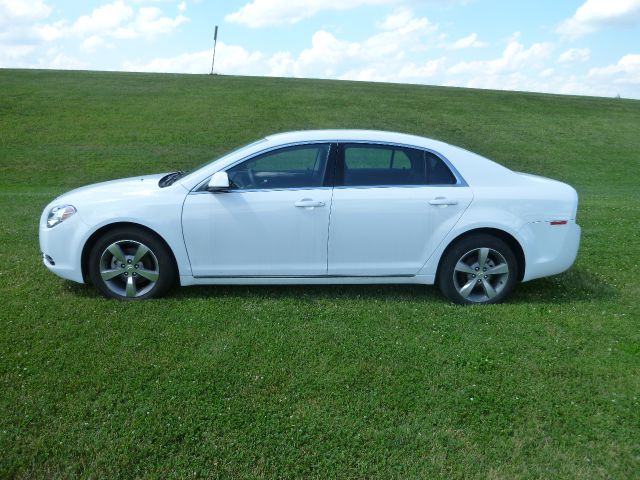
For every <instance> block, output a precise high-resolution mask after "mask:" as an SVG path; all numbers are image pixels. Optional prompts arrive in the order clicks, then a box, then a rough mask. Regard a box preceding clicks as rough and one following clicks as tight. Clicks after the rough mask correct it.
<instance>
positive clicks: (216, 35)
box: [209, 25, 218, 75]
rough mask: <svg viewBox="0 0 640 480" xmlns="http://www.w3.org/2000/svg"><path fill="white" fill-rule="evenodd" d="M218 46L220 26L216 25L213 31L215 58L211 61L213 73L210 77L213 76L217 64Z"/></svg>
mask: <svg viewBox="0 0 640 480" xmlns="http://www.w3.org/2000/svg"><path fill="white" fill-rule="evenodd" d="M217 44H218V25H216V28H215V30H214V31H213V58H212V59H211V73H210V74H209V75H213V66H214V65H215V63H216V45H217Z"/></svg>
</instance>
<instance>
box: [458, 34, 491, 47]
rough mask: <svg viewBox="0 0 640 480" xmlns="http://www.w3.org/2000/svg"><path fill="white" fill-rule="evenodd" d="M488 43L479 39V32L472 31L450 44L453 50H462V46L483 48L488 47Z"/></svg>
mask: <svg viewBox="0 0 640 480" xmlns="http://www.w3.org/2000/svg"><path fill="white" fill-rule="evenodd" d="M487 45H488V43H486V42H481V41H480V40H478V34H477V33H472V34H471V35H468V36H466V37H463V38H460V39H458V40H456V41H455V42H453V43H452V44H451V45H449V46H448V48H449V49H451V50H460V49H462V48H481V47H486V46H487Z"/></svg>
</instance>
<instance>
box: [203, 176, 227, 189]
mask: <svg viewBox="0 0 640 480" xmlns="http://www.w3.org/2000/svg"><path fill="white" fill-rule="evenodd" d="M228 188H229V175H227V172H216V173H214V174H213V177H211V180H209V184H208V185H207V190H209V191H210V192H224V191H225V190H227V189H228Z"/></svg>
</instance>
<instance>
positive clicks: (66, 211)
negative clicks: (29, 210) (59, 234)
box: [47, 205, 76, 228]
mask: <svg viewBox="0 0 640 480" xmlns="http://www.w3.org/2000/svg"><path fill="white" fill-rule="evenodd" d="M74 213H76V207H74V206H73V205H58V206H57V207H53V208H52V209H51V211H50V212H49V218H47V227H49V228H51V227H55V226H56V225H58V224H59V223H62V222H64V221H65V220H66V219H67V218H69V217H70V216H71V215H73V214H74Z"/></svg>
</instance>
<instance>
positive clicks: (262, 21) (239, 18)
mask: <svg viewBox="0 0 640 480" xmlns="http://www.w3.org/2000/svg"><path fill="white" fill-rule="evenodd" d="M466 1H467V0H427V1H423V2H422V3H430V4H441V5H450V4H456V3H466ZM403 3H411V2H406V1H402V0H298V1H291V0H252V1H250V2H249V3H247V4H245V5H244V6H242V7H241V8H240V9H239V10H237V11H235V12H233V13H230V14H229V15H227V16H226V17H225V20H226V21H227V22H230V23H238V24H241V25H246V26H248V27H251V28H258V27H265V26H269V25H286V24H292V23H297V22H299V21H301V20H303V19H305V18H310V17H313V16H314V15H316V14H318V13H320V12H321V11H323V10H349V9H352V8H356V7H363V6H372V5H399V4H403ZM396 15H400V16H401V17H402V16H403V15H404V16H405V18H406V13H403V12H402V10H401V11H400V12H399V13H398V14H396ZM387 20H388V21H389V22H391V23H389V24H387V25H384V23H383V27H382V28H386V29H394V28H396V27H395V25H394V24H393V21H394V19H393V18H392V17H389V18H388V19H387ZM399 21H402V18H401V19H400V20H399Z"/></svg>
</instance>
